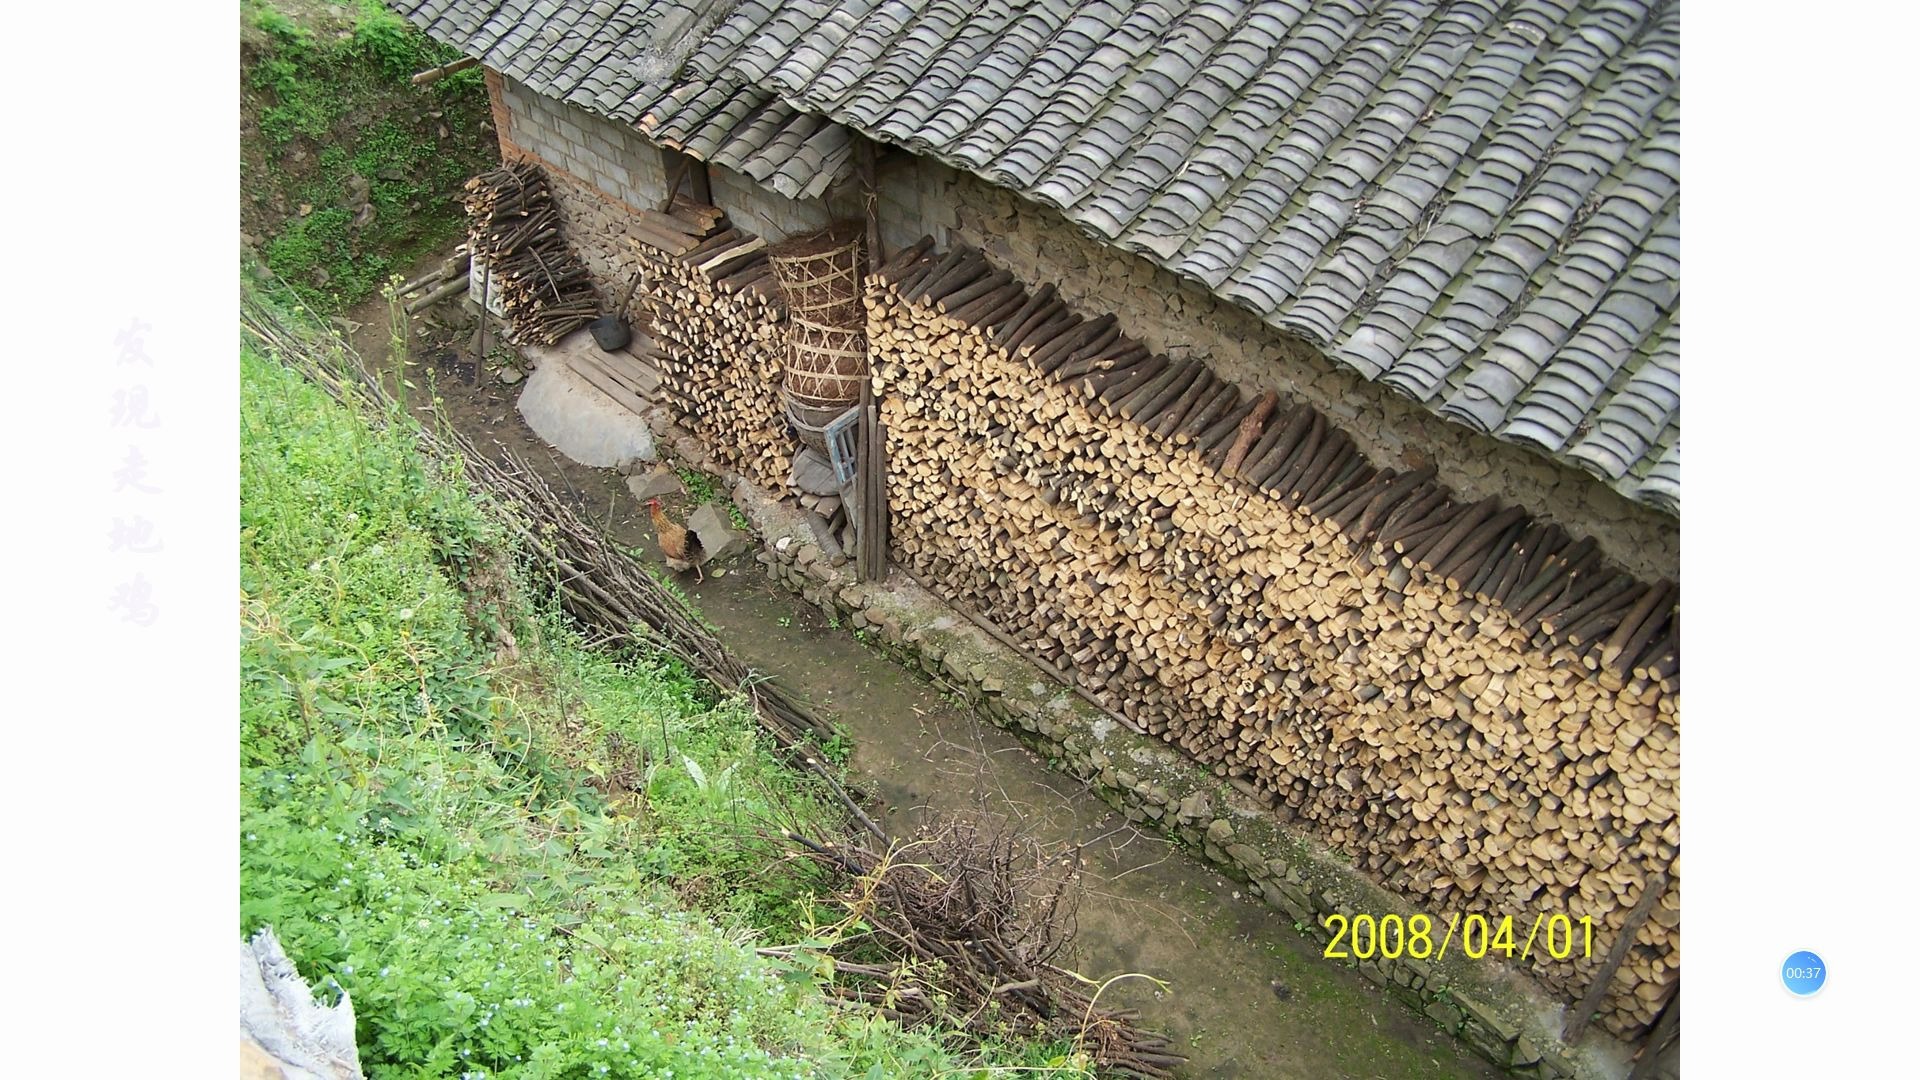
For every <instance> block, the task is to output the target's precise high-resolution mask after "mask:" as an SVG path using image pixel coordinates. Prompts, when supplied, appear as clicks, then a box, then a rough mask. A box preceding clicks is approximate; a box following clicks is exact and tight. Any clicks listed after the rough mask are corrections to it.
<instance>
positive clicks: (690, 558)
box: [647, 499, 707, 581]
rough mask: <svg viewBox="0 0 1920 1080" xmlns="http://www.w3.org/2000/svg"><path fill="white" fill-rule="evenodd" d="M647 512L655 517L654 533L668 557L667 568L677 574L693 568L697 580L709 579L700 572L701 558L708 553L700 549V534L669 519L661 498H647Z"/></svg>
mask: <svg viewBox="0 0 1920 1080" xmlns="http://www.w3.org/2000/svg"><path fill="white" fill-rule="evenodd" d="M647 513H648V514H649V515H651V516H652V518H653V533H654V536H655V537H656V538H658V539H659V541H660V554H662V555H664V556H666V558H667V569H669V570H672V571H673V572H674V573H676V574H684V573H686V572H687V571H689V570H691V571H693V573H694V580H695V581H705V580H707V576H706V575H705V574H703V573H701V572H700V560H701V559H702V558H703V557H704V556H705V554H706V553H705V552H703V551H701V550H700V535H699V534H698V533H696V532H694V531H693V530H692V529H689V528H687V527H686V526H685V525H680V524H676V523H675V522H674V521H672V520H671V519H669V518H668V517H667V512H666V511H665V510H663V509H661V508H660V500H659V499H648V500H647Z"/></svg>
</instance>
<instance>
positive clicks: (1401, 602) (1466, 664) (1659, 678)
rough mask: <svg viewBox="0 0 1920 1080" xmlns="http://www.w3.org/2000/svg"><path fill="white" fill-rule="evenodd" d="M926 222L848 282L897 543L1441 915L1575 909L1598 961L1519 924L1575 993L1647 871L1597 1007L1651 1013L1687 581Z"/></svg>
mask: <svg viewBox="0 0 1920 1080" xmlns="http://www.w3.org/2000/svg"><path fill="white" fill-rule="evenodd" d="M930 248H931V242H930V241H925V240H923V241H922V242H921V243H920V244H918V245H916V246H915V247H913V248H910V249H908V250H907V251H905V252H902V253H901V254H900V255H899V256H897V257H896V258H895V259H894V260H892V261H891V262H890V263H889V264H888V265H887V266H885V267H882V268H881V269H880V271H879V272H878V274H877V275H876V276H875V278H874V279H873V280H872V281H870V283H869V290H868V314H869V321H868V338H869V342H870V349H871V354H872V362H873V365H874V369H875V380H876V393H877V394H878V396H879V397H880V398H881V400H882V401H883V403H884V404H883V417H884V420H885V423H886V433H887V443H886V452H887V457H888V461H889V463H890V466H889V467H890V484H889V491H890V495H891V498H890V508H891V511H892V520H893V523H894V526H893V527H894V537H895V540H894V547H895V552H894V554H895V556H896V557H897V558H900V559H901V560H902V561H904V562H905V563H906V564H907V565H908V566H909V567H911V568H912V569H913V570H915V571H916V572H917V573H918V574H919V576H920V577H922V578H923V579H924V580H926V581H928V582H930V583H932V584H933V585H934V587H935V588H938V589H941V590H943V591H944V592H945V593H946V594H947V598H948V599H950V600H952V601H954V602H956V603H957V604H959V605H960V606H962V607H965V608H968V609H971V610H973V611H975V612H977V613H979V614H982V615H984V616H986V617H988V618H991V619H993V620H995V621H996V622H998V623H999V624H1000V626H1002V627H1003V628H1005V629H1006V630H1008V631H1010V632H1012V633H1013V634H1015V635H1017V636H1018V637H1019V638H1020V639H1021V640H1022V642H1023V643H1024V644H1025V645H1026V646H1027V647H1028V648H1029V649H1031V650H1032V651H1033V652H1035V653H1036V654H1038V655H1039V656H1041V657H1043V658H1044V659H1047V660H1049V661H1052V662H1053V663H1055V664H1057V665H1058V666H1060V667H1061V668H1064V669H1066V670H1068V671H1070V672H1071V673H1073V674H1074V675H1075V677H1076V678H1077V679H1078V680H1079V681H1081V682H1082V683H1083V685H1085V686H1086V687H1087V688H1088V689H1089V690H1091V691H1092V692H1094V693H1095V694H1096V695H1098V696H1099V697H1100V698H1101V699H1102V700H1103V701H1104V702H1105V703H1106V704H1107V705H1108V706H1109V707H1110V708H1111V709H1113V710H1115V711H1116V712H1118V713H1119V714H1121V715H1122V716H1124V717H1126V718H1128V719H1129V720H1130V721H1131V722H1132V723H1134V724H1135V725H1137V726H1138V727H1140V728H1142V729H1144V730H1146V731H1149V732H1152V733H1154V734H1157V735H1159V736H1161V737H1163V738H1165V739H1167V740H1168V741H1170V742H1172V743H1175V744H1176V745H1178V746H1180V747H1183V748H1184V749H1185V750H1186V751H1188V752H1189V753H1190V754H1192V755H1193V756H1195V757H1196V758H1198V759H1199V760H1201V761H1203V762H1206V763H1209V764H1211V765H1212V766H1213V768H1214V771H1215V772H1216V773H1218V774H1220V775H1222V776H1226V777H1230V778H1233V779H1234V780H1235V782H1236V783H1237V784H1238V785H1239V786H1241V787H1242V788H1243V789H1248V790H1255V791H1257V792H1259V793H1261V794H1263V795H1265V796H1267V797H1269V798H1270V799H1271V800H1272V802H1273V803H1274V805H1275V807H1276V808H1277V809H1279V810H1280V811H1281V812H1282V813H1283V815H1289V816H1292V817H1294V818H1295V819H1297V820H1301V821H1304V822H1307V823H1311V826H1312V829H1313V831H1314V832H1316V833H1317V834H1318V835H1319V836H1320V837H1322V838H1323V839H1325V840H1326V841H1327V842H1329V843H1330V844H1331V845H1332V846H1334V847H1335V848H1337V849H1338V850H1341V851H1344V852H1346V853H1348V854H1350V855H1351V856H1352V857H1353V859H1354V862H1355V865H1357V866H1359V867H1361V868H1363V869H1364V870H1366V871H1368V872H1369V873H1370V874H1371V875H1372V876H1374V877H1375V878H1377V879H1378V880H1379V881H1381V882H1382V883H1383V884H1385V885H1387V886H1389V887H1391V888H1394V889H1396V890H1398V891H1399V892H1400V893H1402V894H1403V895H1405V896H1406V897H1407V898H1408V900H1409V902H1410V903H1412V904H1413V905H1414V906H1415V908H1416V909H1417V910H1420V911H1424V912H1428V913H1430V914H1433V915H1435V916H1436V918H1437V919H1438V920H1439V925H1440V926H1442V927H1444V925H1445V922H1446V918H1447V917H1448V916H1450V915H1452V914H1454V913H1460V912H1467V913H1481V914H1485V915H1488V916H1492V917H1494V918H1495V919H1496V921H1497V919H1498V918H1499V917H1502V916H1507V915H1512V916H1514V921H1515V923H1516V924H1518V930H1519V933H1520V935H1521V937H1522V938H1524V937H1525V936H1526V932H1527V930H1528V929H1529V928H1530V927H1531V926H1532V925H1533V922H1534V917H1535V916H1536V915H1540V914H1548V915H1551V914H1554V913H1566V914H1568V915H1570V916H1571V918H1573V919H1575V920H1578V919H1579V918H1581V917H1582V916H1592V917H1593V919H1594V935H1593V938H1594V945H1593V954H1592V956H1591V957H1587V956H1585V954H1584V942H1582V948H1581V951H1580V952H1577V953H1576V956H1575V958H1573V959H1571V960H1558V961H1556V960H1554V959H1552V958H1551V957H1550V956H1549V955H1548V953H1547V951H1546V950H1545V949H1543V948H1540V947H1539V946H1538V943H1536V944H1535V946H1534V947H1533V948H1532V949H1531V953H1532V958H1531V960H1530V961H1529V962H1528V966H1530V967H1531V969H1532V970H1533V971H1534V973H1535V974H1536V975H1538V976H1539V977H1540V978H1541V979H1542V980H1543V981H1544V982H1546V983H1547V984H1549V985H1551V986H1553V987H1555V988H1556V989H1558V990H1560V991H1562V992H1564V993H1567V994H1568V995H1569V996H1577V995H1579V994H1581V993H1583V992H1584V991H1585V990H1586V989H1587V987H1588V984H1589V983H1590V981H1591V980H1592V978H1593V977H1594V975H1595V974H1596V971H1597V969H1598V968H1599V967H1600V965H1601V962H1602V958H1603V957H1604V955H1605V954H1606V952H1607V949H1608V947H1609V945H1610V944H1611V943H1612V940H1613V938H1614V937H1615V936H1616V932H1617V931H1618V929H1619V928H1620V927H1621V926H1622V925H1623V924H1624V923H1625V922H1626V921H1627V917H1628V914H1629V911H1630V910H1631V909H1632V908H1633V907H1634V905H1635V903H1636V901H1638V900H1639V898H1640V896H1641V894H1642V892H1643V890H1644V889H1645V888H1646V887H1647V884H1648V882H1649V881H1651V880H1653V879H1654V878H1655V876H1656V875H1658V874H1661V873H1663V872H1665V873H1667V874H1668V875H1670V876H1671V878H1672V879H1673V881H1674V884H1672V885H1671V886H1669V887H1668V889H1667V890H1666V891H1665V892H1664V893H1663V894H1662V895H1661V896H1660V898H1659V900H1658V902H1657V903H1655V904H1654V906H1653V916H1652V918H1651V920H1649V921H1648V922H1647V923H1646V925H1645V926H1644V927H1643V928H1642V929H1640V930H1639V931H1638V933H1637V935H1636V936H1635V944H1634V946H1633V947H1632V949H1631V950H1630V952H1629V953H1628V955H1627V958H1626V961H1625V963H1624V964H1623V965H1622V967H1621V969H1620V971H1619V974H1618V975H1617V976H1616V977H1615V978H1614V979H1613V980H1612V982H1611V983H1610V987H1611V990H1610V992H1609V994H1608V997H1607V999H1606V1003H1605V1005H1604V1006H1603V1008H1602V1012H1601V1022H1602V1023H1603V1024H1605V1025H1606V1026H1607V1027H1609V1028H1610V1029H1611V1030H1613V1031H1614V1032H1615V1033H1617V1034H1622V1035H1632V1034H1634V1033H1636V1032H1637V1031H1639V1030H1640V1029H1641V1028H1642V1027H1644V1025H1647V1024H1649V1023H1650V1022H1651V1021H1652V1020H1653V1019H1654V1017H1655V1013H1656V1011H1657V1008H1658V1006H1659V1005H1660V1003H1661V1001H1662V995H1663V994H1664V993H1665V991H1666V988H1667V987H1668V986H1669V985H1670V984H1671V983H1672V982H1673V981H1674V980H1675V979H1677V977H1678V971H1679V887H1678V884H1677V880H1678V873H1679V863H1678V842H1679V820H1678V817H1677V811H1678V806H1679V800H1678V785H1679V653H1678V641H1679V606H1678V600H1679V597H1678V589H1677V587H1676V586H1675V585H1674V584H1672V583H1670V582H1657V583H1653V584H1645V583H1642V582H1638V581H1635V580H1634V579H1633V578H1632V577H1631V576H1629V575H1627V574H1625V573H1621V572H1619V571H1617V570H1616V569H1614V568H1612V567H1611V566H1609V565H1607V564H1606V563H1605V562H1604V561H1603V560H1602V559H1601V558H1600V557H1599V554H1598V552H1597V551H1596V550H1595V546H1594V543H1593V542H1592V541H1591V540H1586V539H1579V540H1576V539H1574V538H1572V537H1569V536H1567V535H1566V534H1565V533H1564V532H1563V531H1562V530H1561V529H1559V528H1558V527H1557V526H1553V525H1549V524H1544V523H1540V522H1536V521H1534V520H1532V519H1531V518H1530V517H1529V516H1528V515H1527V514H1526V513H1525V512H1523V511H1522V510H1521V509H1520V508H1518V507H1513V506H1501V505H1499V504H1498V503H1497V502H1496V501H1494V500H1491V499H1489V500H1483V501H1478V502H1469V501H1465V500H1460V499H1455V498H1453V497H1452V495H1451V493H1450V492H1449V491H1448V490H1447V489H1446V488H1445V487H1444V486H1442V485H1440V484H1439V483H1437V482H1436V481H1435V479H1434V471H1433V469H1431V468H1420V469H1414V470H1411V471H1404V472H1402V471H1395V470H1393V469H1386V468H1377V467H1376V466H1374V465H1373V464H1372V463H1370V462H1369V461H1368V460H1367V459H1366V458H1365V456H1364V455H1362V454H1361V453H1360V452H1359V451H1358V450H1357V449H1356V447H1355V446H1354V445H1353V443H1352V441H1351V440H1350V439H1349V438H1348V437H1347V436H1346V435H1345V434H1344V433H1342V432H1341V431H1340V430H1339V429H1338V428H1336V427H1334V426H1333V424H1332V423H1330V422H1329V421H1328V419H1327V418H1326V417H1325V416H1324V415H1322V414H1320V413H1319V412H1317V411H1316V410H1314V409H1313V408H1311V407H1310V406H1307V405H1305V404H1301V403H1290V402H1287V401H1285V400H1283V399H1281V398H1280V397H1279V396H1278V395H1276V394H1273V393H1264V394H1256V395H1252V396H1247V395H1243V394H1242V393H1241V392H1240V391H1239V390H1238V389H1237V388H1236V387H1235V386H1233V385H1232V384H1230V383H1227V382H1226V381H1224V380H1222V379H1221V378H1220V377H1219V376H1217V375H1216V374H1214V373H1213V372H1212V371H1210V370H1209V369H1208V368H1207V367H1206V366H1205V365H1204V364H1202V363H1199V362H1197V361H1193V360H1186V361H1176V360H1169V359H1168V358H1166V357H1164V356H1158V355H1153V354H1151V353H1150V351H1149V350H1148V349H1147V348H1146V347H1145V346H1144V345H1141V344H1139V343H1137V342H1133V341H1130V340H1128V339H1127V338H1126V337H1125V336H1124V335H1123V334H1122V333H1121V332H1120V328H1119V326H1118V325H1117V323H1116V321H1115V319H1114V317H1113V316H1111V315H1106V316H1101V317H1098V318H1092V319H1084V318H1081V317H1080V316H1078V315H1076V314H1075V313H1073V312H1071V311H1069V310H1068V309H1067V307H1066V305H1065V304H1064V303H1062V302H1061V301H1060V300H1059V298H1058V297H1056V296H1055V295H1054V290H1053V288H1052V287H1051V286H1043V287H1042V288H1040V289H1039V290H1038V291H1036V292H1032V293H1029V292H1028V291H1027V290H1026V289H1025V288H1024V287H1022V286H1021V284H1020V283H1018V282H1016V281H1014V280H1013V279H1012V276H1011V275H1010V274H1008V273H1007V272H1006V271H1005V270H1000V269H995V268H994V267H992V266H991V265H989V264H988V263H987V261H986V260H985V259H984V258H983V257H982V256H981V255H980V254H979V253H978V252H974V251H969V250H964V249H956V250H953V251H950V252H947V253H945V254H944V255H942V254H938V253H935V252H932V251H931V250H930ZM1576 925H1577V924H1576ZM1436 940H1437V939H1436ZM1516 945H1517V943H1516ZM1516 956H1517V949H1516Z"/></svg>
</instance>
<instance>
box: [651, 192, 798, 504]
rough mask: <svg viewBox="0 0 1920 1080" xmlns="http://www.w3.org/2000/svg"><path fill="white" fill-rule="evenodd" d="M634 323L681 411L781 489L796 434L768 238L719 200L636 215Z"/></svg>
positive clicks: (732, 461)
mask: <svg viewBox="0 0 1920 1080" xmlns="http://www.w3.org/2000/svg"><path fill="white" fill-rule="evenodd" d="M628 234H629V242H630V243H631V244H632V245H633V253H634V256H635V257H636V259H637V262H638V266H639V270H638V274H639V278H638V280H639V282H640V288H639V291H638V292H637V293H636V294H635V303H636V305H637V307H638V310H637V311H636V312H635V313H634V321H635V324H636V325H638V326H640V327H642V328H643V329H644V331H645V337H646V341H645V342H637V343H636V346H635V347H636V349H637V350H639V351H641V352H642V359H644V360H648V361H651V362H652V364H653V365H654V367H655V368H657V369H658V370H659V372H660V375H661V385H660V396H661V397H662V398H663V399H664V402H665V404H667V405H668V406H669V408H670V409H671V411H672V413H673V415H674V418H675V420H676V421H677V422H678V423H680V424H681V425H682V426H683V427H685V428H686V429H687V430H688V431H690V432H692V433H693V434H694V435H696V436H698V437H699V438H700V439H701V440H702V441H703V442H704V443H706V445H707V447H708V449H709V451H710V452H711V453H712V454H713V455H714V457H715V458H716V459H717V460H718V461H720V462H721V463H722V464H724V465H726V466H727V467H728V468H731V469H733V470H735V471H736V472H739V473H740V474H741V475H742V476H745V477H747V478H748V479H750V480H752V481H753V482H754V483H755V484H757V485H759V486H761V487H763V488H770V489H774V490H781V489H784V488H785V487H786V485H787V474H788V470H789V468H790V466H791V464H792V457H793V452H794V449H795V447H794V445H793V439H792V437H791V436H790V435H789V434H788V425H787V421H786V417H785V415H784V414H783V413H782V411H781V408H780V394H779V388H780V378H781V374H782V371H783V368H784V362H785V356H786V325H785V324H786V306H785V302H784V300H783V298H782V296H781V293H780V288H779V285H778V283H777V282H776V281H775V280H774V276H773V267H772V264H770V263H769V262H768V261H767V254H766V252H767V244H766V241H765V240H762V239H761V238H760V237H757V236H754V235H753V234H751V233H747V232H743V231H741V230H739V229H736V228H734V227H732V225H731V224H730V223H729V222H728V221H727V218H726V215H725V213H724V212H722V211H721V210H719V209H718V208H716V207H711V206H704V205H701V204H698V203H693V202H689V201H686V200H685V199H683V198H676V199H675V200H674V202H673V203H672V205H671V206H670V207H669V209H668V211H667V212H665V213H662V212H659V211H655V210H646V211H642V212H640V213H639V214H637V215H634V217H633V218H632V219H631V223H630V225H629V227H628Z"/></svg>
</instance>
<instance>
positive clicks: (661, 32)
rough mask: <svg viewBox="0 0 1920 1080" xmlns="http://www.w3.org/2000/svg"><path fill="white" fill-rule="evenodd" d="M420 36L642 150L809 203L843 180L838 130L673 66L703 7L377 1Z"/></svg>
mask: <svg viewBox="0 0 1920 1080" xmlns="http://www.w3.org/2000/svg"><path fill="white" fill-rule="evenodd" d="M387 2H388V4H389V6H391V7H393V8H394V9H395V10H397V11H399V12H400V13H401V14H402V15H404V16H405V17H406V18H408V19H410V20H411V21H412V22H413V23H414V24H415V25H417V26H419V27H420V28H421V29H422V30H424V31H426V33H427V34H428V36H430V37H432V38H434V39H436V40H439V41H443V42H446V43H447V44H449V45H452V46H454V47H456V48H458V49H460V50H461V51H462V52H465V53H466V54H467V55H469V56H477V57H479V58H480V59H481V61H482V62H483V63H485V64H486V65H487V66H488V67H490V68H492V69H494V70H495V71H498V72H500V73H501V74H502V75H505V76H506V77H508V78H510V79H512V80H513V81H515V82H517V83H520V84H521V85H523V86H525V87H527V89H529V90H531V91H533V92H534V93H536V94H540V95H543V96H545V97H551V98H557V99H559V100H561V101H565V102H568V103H569V104H572V105H577V106H579V107H580V108H582V109H585V110H587V111H588V112H592V113H597V114H599V115H601V116H605V117H608V118H610V119H613V120H618V121H620V122H622V123H626V124H632V125H634V126H635V127H638V128H639V129H640V130H641V131H642V132H643V133H645V134H646V135H647V136H648V137H649V138H651V139H652V140H653V141H654V142H657V143H660V144H662V145H665V146H670V147H673V148H674V149H679V150H685V151H686V152H687V153H689V154H692V155H693V156H694V157H697V158H700V159H702V160H704V161H711V162H713V163H714V164H716V165H723V166H725V167H727V168H729V169H733V170H735V171H736V172H740V173H743V174H745V175H747V176H751V177H753V178H754V179H755V180H757V181H759V182H760V183H763V184H766V185H767V186H768V187H771V188H773V189H774V190H775V191H778V192H780V193H781V194H782V195H785V196H787V197H788V198H794V199H800V198H818V197H819V196H820V195H821V194H823V193H824V192H825V191H826V189H827V188H828V187H830V186H831V185H832V184H833V182H834V180H835V179H837V178H838V176H839V175H840V174H841V173H842V172H845V171H846V166H847V162H848V161H849V160H850V158H851V157H852V153H853V149H852V143H851V141H850V137H849V134H848V131H847V129H846V128H844V127H842V126H840V125H839V124H835V123H831V122H829V121H826V120H823V119H822V118H821V117H819V116H816V115H811V114H808V113H805V112H801V111H800V110H797V109H795V108H793V107H792V106H789V105H786V104H784V103H782V102H781V101H779V100H778V99H777V98H776V97H775V96H774V95H773V94H772V93H771V92H769V91H767V90H764V89H761V88H759V87H756V86H752V85H749V84H748V83H746V82H745V81H744V80H742V79H741V78H740V77H738V76H736V75H731V74H728V73H724V72H723V73H719V74H716V75H715V76H713V77H711V78H702V77H687V76H685V75H684V74H682V73H681V71H680V67H681V63H682V61H684V59H685V56H686V52H687V51H688V50H690V49H691V48H692V47H693V46H695V45H697V44H698V43H699V41H700V40H701V35H703V34H704V33H705V32H706V31H707V30H708V29H709V28H711V26H712V25H713V22H714V16H713V15H711V14H709V10H712V9H718V8H720V7H722V6H723V5H715V4H713V3H710V2H709V3H692V4H688V3H661V2H660V0H596V2H593V3H583V2H579V0H535V2H531V3H530V2H528V0H505V2H501V0H387Z"/></svg>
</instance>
